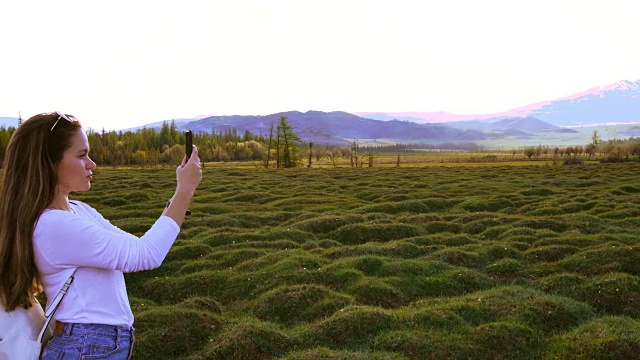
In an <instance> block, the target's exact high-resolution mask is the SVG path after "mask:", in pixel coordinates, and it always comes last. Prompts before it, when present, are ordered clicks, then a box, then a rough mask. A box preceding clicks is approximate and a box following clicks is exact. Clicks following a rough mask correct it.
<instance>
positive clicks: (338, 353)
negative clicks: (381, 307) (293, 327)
mask: <svg viewBox="0 0 640 360" xmlns="http://www.w3.org/2000/svg"><path fill="white" fill-rule="evenodd" d="M278 359H279V360H407V358H406V357H404V356H402V355H398V354H394V353H388V352H381V351H376V352H368V351H348V350H332V349H330V348H327V347H320V348H313V349H310V350H300V351H292V352H290V353H288V354H287V355H286V356H284V357H278Z"/></svg>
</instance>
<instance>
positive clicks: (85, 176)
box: [56, 129, 96, 195]
mask: <svg viewBox="0 0 640 360" xmlns="http://www.w3.org/2000/svg"><path fill="white" fill-rule="evenodd" d="M95 167H96V163H94V162H93V160H91V159H90V158H89V140H88V139H87V134H85V133H84V131H83V130H82V129H79V130H78V131H76V133H75V135H73V137H72V138H71V146H70V147H69V148H67V150H65V151H64V155H63V156H62V160H60V162H59V163H58V165H57V167H56V170H57V174H58V189H57V190H58V193H59V194H65V195H68V194H69V193H70V192H72V191H87V190H89V189H90V188H91V180H92V179H93V176H92V171H91V170H93V169H95Z"/></svg>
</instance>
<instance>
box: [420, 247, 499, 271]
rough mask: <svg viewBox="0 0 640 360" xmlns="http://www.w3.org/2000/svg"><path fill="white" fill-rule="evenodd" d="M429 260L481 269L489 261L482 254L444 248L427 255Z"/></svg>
mask: <svg viewBox="0 0 640 360" xmlns="http://www.w3.org/2000/svg"><path fill="white" fill-rule="evenodd" d="M429 258H430V259H433V260H438V261H442V262H445V263H447V264H451V265H455V266H463V267H470V268H478V267H483V266H484V265H485V264H487V263H488V262H489V260H488V259H487V258H486V257H485V256H483V255H482V254H478V253H477V252H472V251H465V250H463V249H460V248H444V249H442V250H439V251H436V252H434V253H433V254H431V255H429Z"/></svg>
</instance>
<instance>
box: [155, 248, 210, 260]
mask: <svg viewBox="0 0 640 360" xmlns="http://www.w3.org/2000/svg"><path fill="white" fill-rule="evenodd" d="M210 252H211V247H210V246H207V245H200V244H194V245H174V246H173V247H172V248H171V250H170V251H169V254H167V257H166V258H165V260H164V261H166V262H171V261H181V260H196V259H199V258H201V257H203V256H205V255H207V254H209V253H210Z"/></svg>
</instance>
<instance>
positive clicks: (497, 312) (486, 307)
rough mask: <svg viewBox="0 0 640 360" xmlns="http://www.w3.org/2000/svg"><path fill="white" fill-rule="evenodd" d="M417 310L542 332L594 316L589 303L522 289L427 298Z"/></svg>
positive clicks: (476, 322)
mask: <svg viewBox="0 0 640 360" xmlns="http://www.w3.org/2000/svg"><path fill="white" fill-rule="evenodd" d="M413 306H415V307H427V308H433V309H442V310H446V311H453V312H454V313H456V314H458V315H459V316H461V317H462V318H463V319H465V321H467V322H468V323H469V324H473V325H476V326H477V325H482V324H485V323H491V322H515V323H519V324H521V325H525V326H527V327H530V328H531V329H533V330H534V331H539V332H541V333H552V332H555V331H559V330H565V329H568V328H571V327H574V326H576V325H579V324H581V323H583V322H585V321H587V320H589V319H591V318H592V317H593V315H594V310H593V309H592V308H591V307H590V306H589V305H587V304H584V303H581V302H578V301H576V300H573V299H570V298H567V297H562V296H555V295H548V294H545V293H543V292H541V291H538V290H534V289H529V288H524V287H520V286H504V287H498V288H493V289H489V290H485V291H479V292H475V293H471V294H467V295H463V296H459V297H455V298H443V299H438V298H436V299H425V300H421V301H418V302H416V303H415V305H413Z"/></svg>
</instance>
